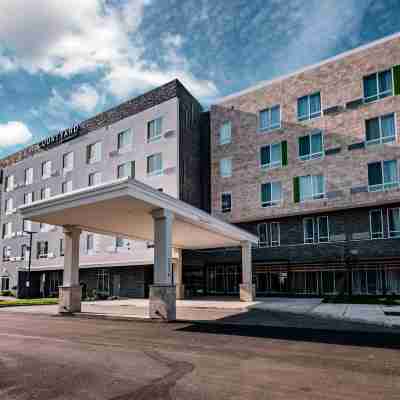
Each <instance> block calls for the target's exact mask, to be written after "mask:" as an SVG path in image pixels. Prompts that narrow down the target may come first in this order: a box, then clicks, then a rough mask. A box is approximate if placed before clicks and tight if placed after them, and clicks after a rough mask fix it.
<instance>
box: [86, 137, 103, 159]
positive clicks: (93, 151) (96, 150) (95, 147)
mask: <svg viewBox="0 0 400 400" xmlns="http://www.w3.org/2000/svg"><path fill="white" fill-rule="evenodd" d="M98 161H101V142H96V143H92V144H89V145H88V146H87V147H86V163H87V164H93V163H95V162H98Z"/></svg>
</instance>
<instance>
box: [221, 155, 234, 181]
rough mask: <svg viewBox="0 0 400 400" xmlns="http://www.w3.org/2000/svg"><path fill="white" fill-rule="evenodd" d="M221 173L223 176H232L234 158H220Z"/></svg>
mask: <svg viewBox="0 0 400 400" xmlns="http://www.w3.org/2000/svg"><path fill="white" fill-rule="evenodd" d="M219 173H220V176H221V177H222V178H228V177H230V176H232V158H221V160H219Z"/></svg>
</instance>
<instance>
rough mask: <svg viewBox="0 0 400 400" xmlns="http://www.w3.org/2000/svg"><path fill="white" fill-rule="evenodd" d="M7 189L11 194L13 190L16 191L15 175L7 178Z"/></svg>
mask: <svg viewBox="0 0 400 400" xmlns="http://www.w3.org/2000/svg"><path fill="white" fill-rule="evenodd" d="M5 187H6V192H11V190H14V175H9V176H7V177H6V180H5Z"/></svg>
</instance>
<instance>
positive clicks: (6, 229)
mask: <svg viewBox="0 0 400 400" xmlns="http://www.w3.org/2000/svg"><path fill="white" fill-rule="evenodd" d="M12 229H13V226H12V222H6V223H5V224H3V239H9V238H10V237H11V236H12V233H13V231H12Z"/></svg>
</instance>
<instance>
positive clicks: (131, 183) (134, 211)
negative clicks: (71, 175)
mask: <svg viewBox="0 0 400 400" xmlns="http://www.w3.org/2000/svg"><path fill="white" fill-rule="evenodd" d="M157 209H166V210H169V211H171V212H172V213H173V214H174V222H173V227H172V246H174V247H177V248H181V249H205V248H217V247H226V246H238V245H240V243H241V242H251V243H257V241H258V238H257V237H256V236H255V235H253V234H251V233H249V232H247V231H244V230H242V229H240V228H238V227H236V226H234V225H231V224H228V223H226V222H223V221H221V220H219V219H217V218H215V217H213V216H211V215H210V214H208V213H206V212H204V211H202V210H199V209H198V208H196V207H193V206H191V205H189V204H187V203H185V202H183V201H180V200H177V199H176V198H174V197H171V196H169V195H167V194H165V193H162V192H160V191H158V190H156V189H154V188H152V187H150V186H148V185H145V184H144V183H142V182H139V181H137V180H135V179H129V178H125V179H121V180H116V181H112V182H108V183H103V184H100V185H96V186H93V187H88V188H85V189H79V190H75V191H72V192H70V193H66V194H61V195H57V196H54V197H51V198H50V199H47V200H39V201H36V202H34V203H32V204H30V205H24V206H20V207H19V212H20V213H21V215H22V217H23V218H25V219H28V220H31V221H34V222H41V223H46V224H50V225H58V226H67V225H73V226H77V227H80V228H81V229H82V230H84V231H88V232H94V233H99V234H105V235H112V236H123V237H127V238H132V239H137V240H147V241H153V240H154V230H153V217H152V214H151V213H152V211H154V210H157Z"/></svg>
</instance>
